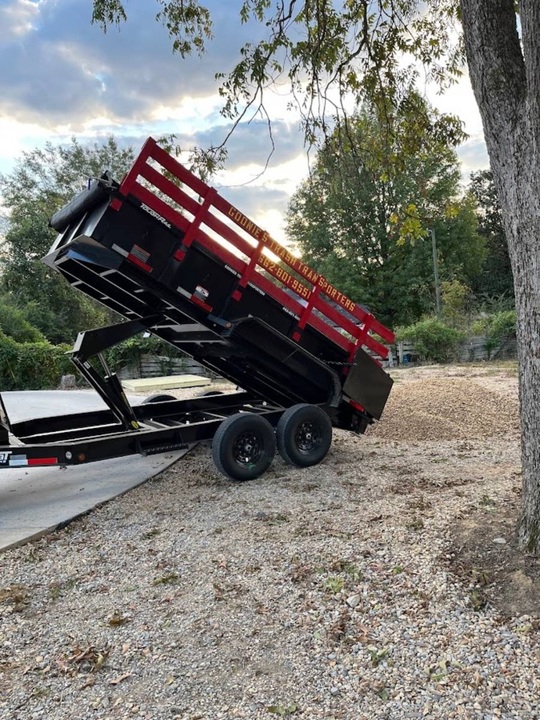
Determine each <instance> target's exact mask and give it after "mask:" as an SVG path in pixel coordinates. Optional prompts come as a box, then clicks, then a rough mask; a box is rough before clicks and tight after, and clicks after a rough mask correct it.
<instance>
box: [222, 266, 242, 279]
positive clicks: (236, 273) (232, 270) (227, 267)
mask: <svg viewBox="0 0 540 720" xmlns="http://www.w3.org/2000/svg"><path fill="white" fill-rule="evenodd" d="M225 270H228V271H229V272H230V273H232V274H233V275H236V277H240V273H239V272H236V270H235V269H234V268H232V267H230V266H229V265H225Z"/></svg>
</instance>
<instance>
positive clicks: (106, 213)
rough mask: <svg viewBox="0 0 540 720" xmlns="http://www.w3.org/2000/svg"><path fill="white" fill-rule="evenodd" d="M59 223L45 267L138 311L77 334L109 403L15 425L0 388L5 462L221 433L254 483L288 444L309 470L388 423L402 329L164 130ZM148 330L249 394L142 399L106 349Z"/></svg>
mask: <svg viewBox="0 0 540 720" xmlns="http://www.w3.org/2000/svg"><path fill="white" fill-rule="evenodd" d="M51 225H52V227H53V228H54V229H55V230H57V232H58V237H57V239H56V241H55V242H54V244H53V246H52V247H51V249H50V251H49V253H48V254H47V255H46V257H45V258H44V262H45V263H46V264H47V265H48V266H50V267H51V268H53V269H54V270H56V271H58V272H59V273H60V274H61V275H62V276H63V277H64V278H65V279H66V280H67V281H68V282H69V283H70V284H71V285H72V286H73V287H76V288H78V289H79V290H81V291H82V292H84V293H85V294H87V295H88V296H90V297H92V298H94V299H95V300H98V301H99V302H100V303H102V304H103V305H105V306H106V307H108V308H110V309H111V310H114V311H115V312H116V313H118V314H119V315H121V316H123V317H124V318H125V322H122V323H119V324H117V325H111V326H108V327H105V328H99V329H96V330H89V331H86V332H84V333H80V334H79V337H78V338H77V341H76V343H75V346H74V348H73V350H72V352H71V359H72V361H73V363H74V365H75V366H76V367H77V369H78V370H79V372H80V373H81V375H82V376H83V377H84V378H85V379H86V380H87V381H88V383H89V384H90V385H91V386H92V387H93V388H94V389H95V390H96V391H97V392H98V393H99V395H100V396H101V398H102V399H103V400H104V402H105V403H106V405H107V408H108V409H107V410H102V411H96V412H91V413H89V412H85V413H74V414H70V415H64V416H59V417H48V418H38V419H34V420H26V421H24V422H17V423H11V422H10V420H9V417H8V414H7V412H6V409H5V406H4V403H3V401H2V398H1V395H0V468H2V467H21V466H43V465H59V466H65V465H76V464H82V463H88V462H93V461H97V460H104V459H108V458H113V457H121V456H125V455H131V454H135V453H141V454H145V455H148V454H152V453H160V452H167V451H171V450H174V449H180V448H184V447H187V446H189V445H190V444H192V443H195V442H199V441H202V440H212V452H213V458H214V462H215V464H216V466H217V467H218V469H219V470H220V471H221V472H223V473H224V474H225V475H227V476H228V477H230V478H232V479H235V480H248V479H252V478H255V477H258V476H259V475H261V474H262V473H263V472H264V471H265V470H266V469H267V468H268V467H269V465H270V464H271V462H272V459H273V457H274V455H275V452H276V448H277V450H278V451H279V453H280V454H281V456H282V457H283V458H284V460H285V461H286V462H289V463H292V464H295V465H297V466H301V467H307V466H311V465H314V464H316V463H318V462H320V461H321V460H322V459H323V458H324V457H325V455H326V453H327V452H328V449H329V448H330V444H331V439H332V427H338V428H342V429H345V430H350V431H352V432H356V433H363V432H365V430H366V428H367V427H368V426H369V425H370V424H371V423H372V422H374V421H376V420H378V419H380V417H381V414H382V412H383V409H384V406H385V403H386V401H387V398H388V395H389V393H390V389H391V387H392V379H391V378H390V376H389V375H388V374H387V373H386V372H385V370H384V369H383V368H382V366H381V361H382V360H384V359H385V358H386V356H387V352H388V351H387V348H386V346H385V345H384V344H383V342H381V340H382V341H384V342H386V343H391V342H393V340H394V336H393V333H392V332H391V331H390V330H388V329H387V328H386V327H384V326H383V325H382V324H381V323H379V322H378V321H377V320H376V318H375V317H374V316H373V315H372V314H371V313H369V312H368V311H366V310H365V309H364V308H362V307H361V306H359V305H357V304H356V303H354V302H352V301H351V300H349V298H347V297H346V296H345V295H343V293H341V292H340V291H339V290H338V289H337V288H335V287H334V286H333V285H331V284H330V283H329V282H328V281H327V280H326V279H325V278H324V277H322V276H321V275H319V274H318V273H316V272H315V271H314V270H312V269H311V268H309V267H308V266H307V265H305V264H304V263H303V262H302V261H301V260H300V259H299V258H297V257H295V256H294V255H293V254H292V253H290V252H289V251H288V250H287V249H286V248H285V247H283V246H282V245H280V244H279V243H277V242H276V241H275V240H274V239H273V238H272V237H271V236H269V235H268V234H267V233H266V232H264V231H263V230H262V229H261V228H259V227H258V226H257V225H256V224H255V223H253V222H252V221H251V220H249V219H248V218H247V217H246V216H245V215H243V214H242V213H241V212H240V211H239V210H238V209H237V208H236V207H234V206H233V205H231V204H230V203H229V202H227V201H226V200H225V199H224V198H223V197H221V196H220V195H219V194H218V193H217V191H216V190H215V189H214V188H212V187H210V186H208V185H207V184H206V183H204V182H202V181H201V180H200V179H199V178H197V177H196V176H195V175H193V174H192V173H191V172H190V171H188V170H187V169H186V168H185V167H183V166H182V165H181V164H180V163H179V162H178V161H177V160H176V159H174V158H173V157H171V156H170V155H169V154H167V153H166V152H165V151H164V150H163V149H162V148H160V147H159V146H158V144H157V143H156V142H155V141H154V140H153V139H152V138H149V139H148V140H147V141H146V143H145V145H144V147H143V149H142V150H141V153H140V154H139V156H138V157H137V159H136V161H135V162H134V164H133V166H132V168H131V170H130V171H129V172H128V173H127V175H126V176H125V178H124V179H123V181H122V182H121V183H120V184H119V183H117V182H115V181H114V180H113V179H111V178H110V177H109V176H108V175H107V174H104V175H103V176H102V178H100V179H98V180H94V181H92V182H91V183H90V184H89V187H88V189H87V190H85V191H83V192H82V193H80V194H79V195H78V196H76V197H75V198H74V199H73V200H72V201H71V202H70V203H68V204H67V205H66V206H65V207H64V208H62V209H61V210H60V211H59V212H57V213H56V214H55V216H54V217H53V218H52V220H51ZM145 331H148V332H151V333H153V334H155V335H156V336H158V337H160V338H162V339H163V340H165V341H167V342H168V343H170V344H171V345H172V346H174V347H176V348H177V349H178V350H181V351H182V352H184V353H187V354H188V355H191V356H192V357H193V358H195V360H197V361H198V362H199V363H201V364H202V365H203V366H204V367H206V368H208V369H209V370H210V371H211V372H213V373H216V374H217V375H219V376H221V377H223V378H226V379H228V380H230V381H231V382H233V383H234V384H235V385H236V386H237V387H238V388H242V390H237V391H236V392H233V393H227V394H224V395H221V394H211V395H210V396H208V395H207V394H205V396H204V397H199V398H194V399H191V400H176V399H174V398H167V397H165V398H163V397H157V398H150V402H145V403H142V404H141V405H139V406H132V405H130V403H129V402H128V401H127V398H126V396H125V394H124V391H123V389H122V386H121V383H120V381H119V380H118V378H117V377H116V375H115V374H114V373H111V372H110V370H109V368H108V367H107V364H106V361H105V358H104V351H105V350H107V349H108V348H110V347H113V346H114V345H116V344H118V343H119V342H122V341H123V340H126V339H127V338H129V337H132V336H134V335H135V334H137V333H140V332H145ZM374 336H378V337H374ZM152 400H155V401H152Z"/></svg>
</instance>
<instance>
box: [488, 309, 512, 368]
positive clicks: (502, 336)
mask: <svg viewBox="0 0 540 720" xmlns="http://www.w3.org/2000/svg"><path fill="white" fill-rule="evenodd" d="M485 332H486V350H487V352H488V355H489V357H491V354H492V352H493V351H494V350H495V349H496V348H498V347H500V346H501V345H503V344H504V343H505V341H506V340H508V339H509V338H511V337H514V336H515V334H516V311H515V310H503V311H502V312H498V313H495V315H492V316H491V317H490V318H489V319H488V322H487V324H486V331H485Z"/></svg>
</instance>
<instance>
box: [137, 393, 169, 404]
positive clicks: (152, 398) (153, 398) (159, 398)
mask: <svg viewBox="0 0 540 720" xmlns="http://www.w3.org/2000/svg"><path fill="white" fill-rule="evenodd" d="M169 400H176V398H175V397H174V395H149V396H148V397H147V398H145V399H144V400H143V401H142V404H143V405H148V404H150V403H157V402H168V401H169Z"/></svg>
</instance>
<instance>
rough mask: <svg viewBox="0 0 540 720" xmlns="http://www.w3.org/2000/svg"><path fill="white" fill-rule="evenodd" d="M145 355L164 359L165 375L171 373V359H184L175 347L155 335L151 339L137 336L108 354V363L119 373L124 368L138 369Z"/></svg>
mask: <svg viewBox="0 0 540 720" xmlns="http://www.w3.org/2000/svg"><path fill="white" fill-rule="evenodd" d="M143 355H156V356H160V357H163V374H164V375H166V374H167V373H168V372H169V371H170V363H171V358H175V357H183V356H182V355H181V354H180V353H179V351H178V350H177V349H176V348H175V347H173V346H172V345H170V344H169V343H168V342H165V340H161V339H160V338H158V337H156V336H155V335H151V336H150V337H143V336H142V335H135V336H134V337H132V338H129V339H128V340H124V342H121V343H119V344H118V345H115V346H114V347H112V348H110V349H109V350H107V352H106V358H107V362H108V364H109V365H110V368H111V370H112V371H113V372H117V371H118V370H120V369H121V368H123V367H130V368H133V367H138V366H139V365H140V362H141V359H142V357H143ZM167 365H169V367H167Z"/></svg>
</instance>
